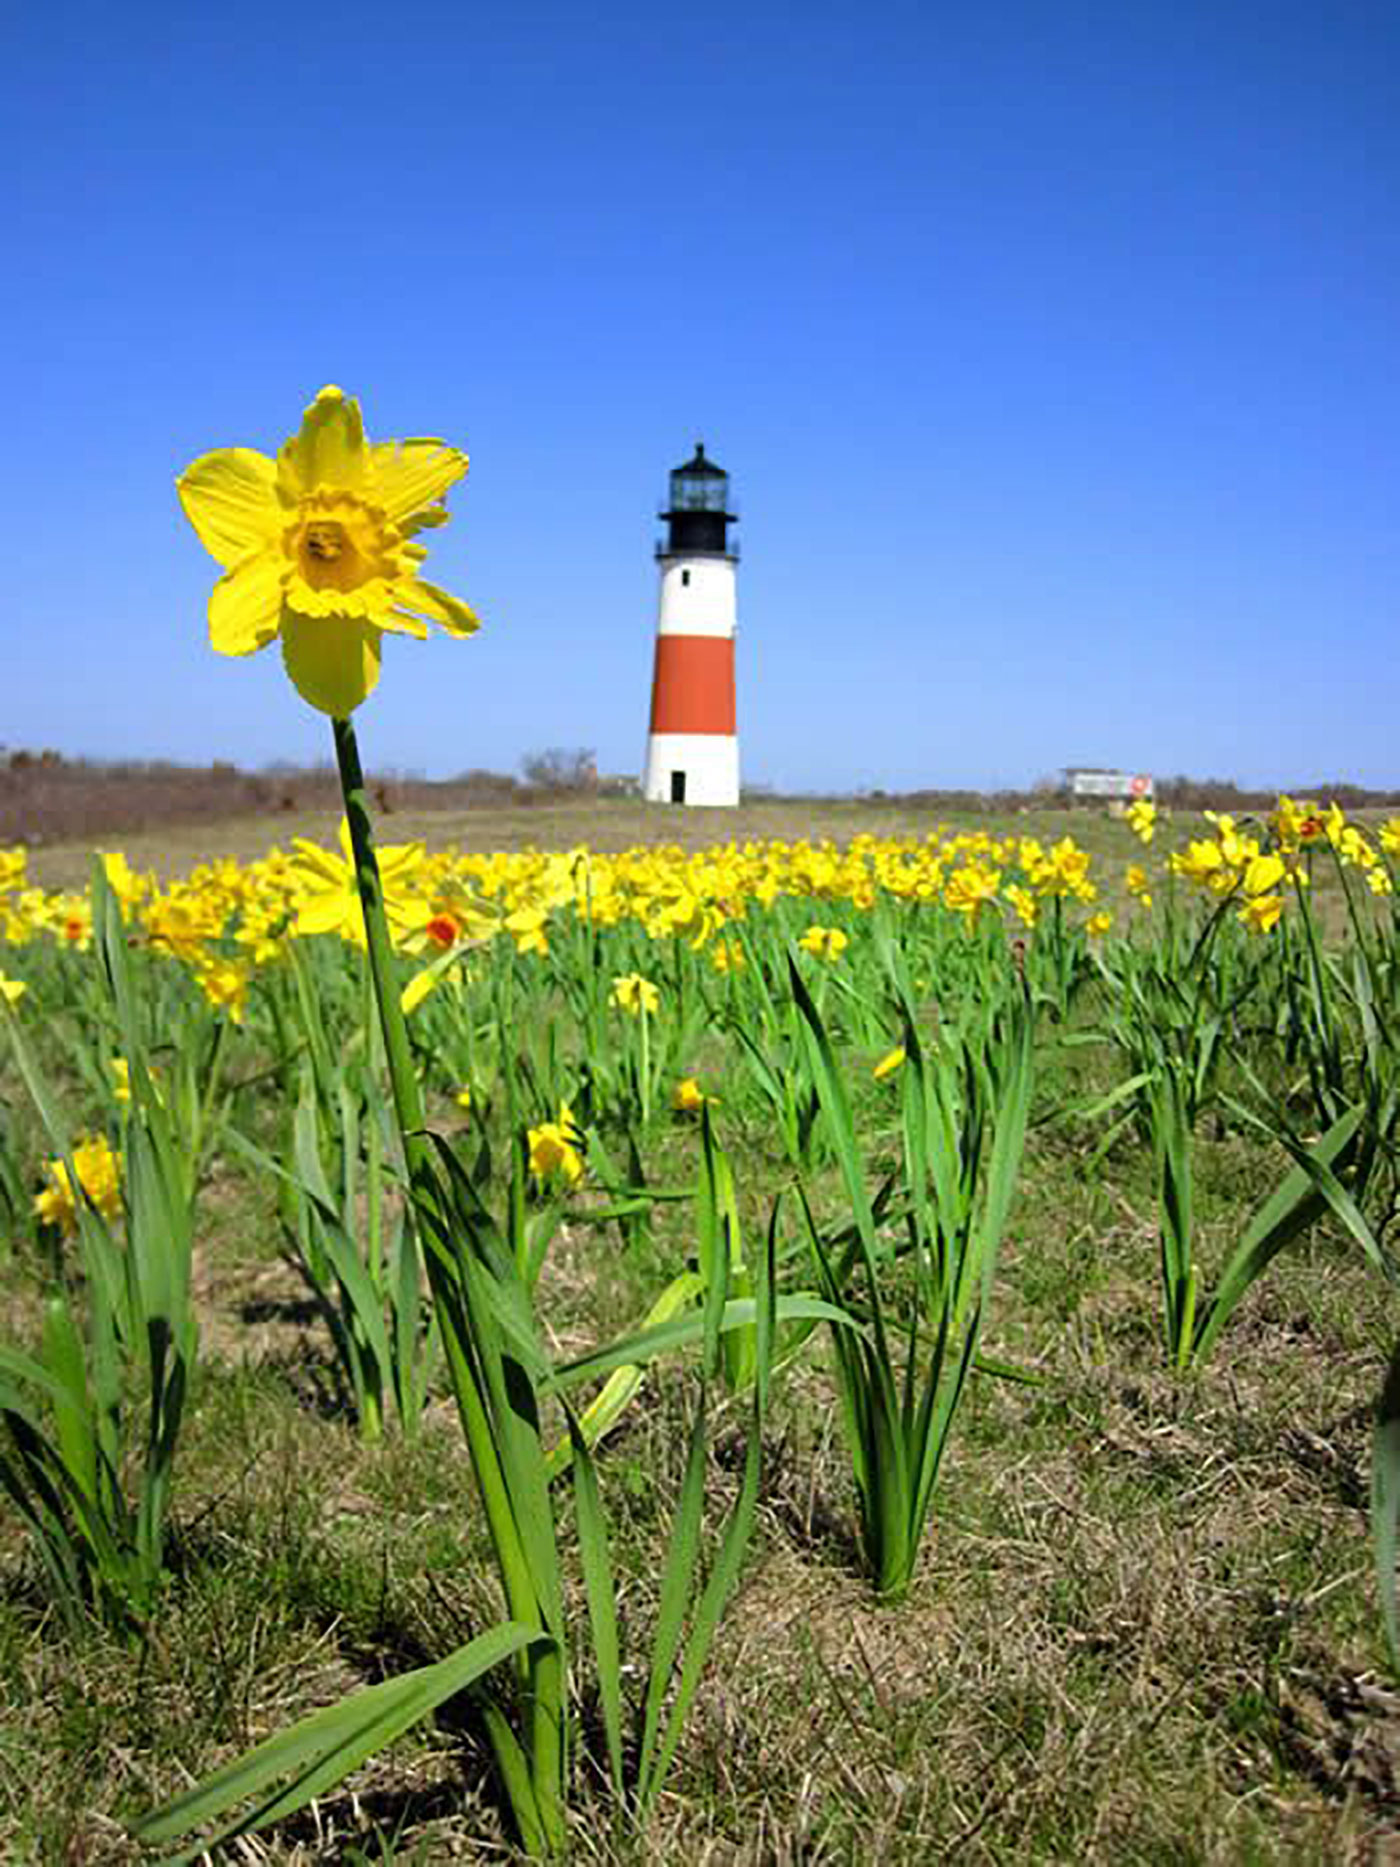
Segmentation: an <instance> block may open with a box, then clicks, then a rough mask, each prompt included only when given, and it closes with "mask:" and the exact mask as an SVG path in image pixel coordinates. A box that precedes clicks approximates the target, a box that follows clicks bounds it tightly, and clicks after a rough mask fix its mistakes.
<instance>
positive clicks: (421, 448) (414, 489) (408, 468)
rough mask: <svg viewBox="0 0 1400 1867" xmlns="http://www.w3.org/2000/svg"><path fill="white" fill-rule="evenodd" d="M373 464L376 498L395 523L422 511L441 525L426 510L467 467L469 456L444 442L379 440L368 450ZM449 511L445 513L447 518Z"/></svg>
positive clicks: (427, 520)
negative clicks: (424, 510) (424, 509)
mask: <svg viewBox="0 0 1400 1867" xmlns="http://www.w3.org/2000/svg"><path fill="white" fill-rule="evenodd" d="M369 455H370V461H371V464H372V467H373V486H374V499H375V501H376V503H377V504H379V505H381V506H383V508H384V510H385V511H386V512H387V513H388V515H389V517H390V518H391V519H393V520H394V521H395V522H396V523H397V522H399V521H401V520H403V519H408V518H412V517H414V516H415V515H416V514H423V518H424V520H425V521H426V523H428V524H432V525H440V524H441V523H442V519H441V518H439V517H437V516H436V515H435V514H434V515H433V516H431V517H429V516H428V515H427V514H425V513H423V508H424V507H425V506H432V505H434V503H435V502H436V501H437V500H439V499H441V498H442V496H443V494H444V493H445V492H446V491H447V489H448V487H449V486H455V485H456V483H457V481H458V480H460V479H461V477H462V475H463V474H464V473H465V472H466V470H467V457H466V455H465V454H463V453H461V452H460V451H459V450H458V449H457V448H455V447H449V446H448V445H447V444H446V442H445V441H424V440H417V441H380V442H379V443H378V444H377V445H376V446H374V447H371V448H370V450H369ZM445 516H446V514H443V517H445Z"/></svg>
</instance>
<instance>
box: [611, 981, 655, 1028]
mask: <svg viewBox="0 0 1400 1867" xmlns="http://www.w3.org/2000/svg"><path fill="white" fill-rule="evenodd" d="M611 1002H612V1003H613V1004H614V1005H616V1006H617V1008H618V1009H619V1011H625V1012H627V1013H628V1014H629V1016H631V1017H633V1018H636V1017H640V1015H641V1014H642V1013H643V1012H646V1013H647V1014H648V1015H650V1014H651V1013H652V1012H654V1011H655V1010H656V1008H657V1006H658V1005H659V1004H660V1003H661V994H660V992H658V991H657V989H656V987H655V986H654V985H653V984H652V982H651V980H650V979H644V978H643V977H642V975H641V974H640V973H639V972H629V973H623V974H621V975H620V976H619V977H618V978H616V979H614V980H613V989H612V995H611Z"/></svg>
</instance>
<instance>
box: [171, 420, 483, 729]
mask: <svg viewBox="0 0 1400 1867" xmlns="http://www.w3.org/2000/svg"><path fill="white" fill-rule="evenodd" d="M466 471H467V457H466V455H465V454H463V453H459V452H458V451H457V450H456V449H455V448H451V447H448V446H446V445H445V444H444V443H443V442H441V441H431V440H412V441H383V442H379V443H377V444H376V445H371V444H370V443H369V442H368V441H366V439H365V433H364V425H363V422H362V421H361V418H360V407H359V404H358V402H356V401H354V400H353V399H352V398H351V397H349V396H347V395H345V394H343V393H342V392H341V390H339V389H336V388H334V387H331V388H326V389H323V390H322V391H321V393H320V394H319V395H318V396H317V397H316V400H315V401H314V402H313V403H312V404H311V406H310V408H308V409H307V411H306V414H305V416H304V417H303V419H302V424H301V428H300V431H299V432H298V433H297V434H295V435H293V436H292V438H291V440H289V441H288V442H287V443H286V445H285V446H284V447H283V448H282V449H281V451H280V452H279V454H278V455H277V458H276V459H275V460H272V459H270V458H269V457H268V456H267V455H266V454H260V453H258V452H257V451H256V450H255V449H253V448H249V447H226V448H220V449H219V450H218V451H216V452H215V453H212V454H204V455H202V456H201V458H200V459H198V460H196V461H195V462H194V463H193V465H192V466H190V467H187V468H186V470H185V471H184V473H182V474H181V476H180V478H179V481H178V482H177V484H178V487H179V493H180V499H181V502H182V504H183V505H184V508H185V514H186V516H187V517H188V519H189V521H190V523H191V524H192V525H193V526H194V528H195V530H196V532H198V534H199V537H200V540H201V542H202V543H203V545H204V546H205V548H206V550H208V551H209V552H210V554H211V555H212V556H213V557H214V558H215V559H217V561H218V562H219V563H220V564H221V565H222V566H223V568H224V574H223V576H222V577H220V579H219V581H218V582H217V583H216V584H215V586H214V593H213V595H212V596H211V598H210V600H209V639H210V641H211V643H212V644H213V646H214V648H215V649H217V651H218V652H219V653H220V654H221V655H250V654H252V653H253V652H254V650H256V649H259V648H265V647H266V646H267V644H268V643H269V642H272V641H274V640H276V639H277V638H278V637H279V636H280V638H281V641H282V658H283V661H284V662H285V664H286V669H287V673H288V674H289V676H290V677H291V679H292V682H293V684H294V685H295V687H296V689H297V691H298V693H300V695H301V696H302V698H303V699H304V700H307V701H309V702H310V704H311V705H312V706H313V707H317V708H319V709H320V711H321V712H322V713H329V714H331V715H333V716H334V717H335V718H337V719H346V718H348V717H349V715H350V714H351V713H353V712H354V710H355V708H356V707H358V706H359V705H360V703H361V701H363V700H364V699H365V698H366V696H367V695H368V694H370V693H371V692H372V691H373V689H374V686H375V683H376V682H377V681H378V679H379V660H380V645H381V642H382V639H383V636H384V633H385V631H386V630H387V631H391V632H393V633H396V634H400V635H414V636H418V637H420V638H422V637H426V635H427V633H428V623H429V622H435V623H438V624H439V625H440V626H441V627H442V628H444V629H445V630H446V631H447V632H448V634H449V635H454V636H466V635H471V634H472V633H473V632H474V631H475V629H476V628H477V626H478V625H477V619H476V617H475V616H474V615H473V614H472V612H471V610H470V609H468V608H467V606H466V604H465V603H460V602H458V600H457V598H456V597H453V596H449V595H448V594H447V592H446V591H445V590H440V589H439V588H438V587H437V585H436V584H431V583H428V582H426V581H425V580H424V579H423V578H421V577H420V576H419V575H418V569H419V566H420V565H421V563H422V561H423V559H424V558H425V557H426V556H427V552H426V551H425V550H424V548H423V546H422V545H420V544H418V543H416V542H415V540H416V537H417V534H418V533H419V532H421V531H426V530H427V529H428V528H429V527H431V526H435V525H442V524H444V523H445V522H446V519H447V511H446V508H445V506H444V505H443V503H442V502H443V496H444V495H445V493H446V492H447V490H448V488H449V487H450V486H452V485H454V484H455V483H456V481H458V480H460V479H461V477H462V475H463V474H464V473H465V472H466Z"/></svg>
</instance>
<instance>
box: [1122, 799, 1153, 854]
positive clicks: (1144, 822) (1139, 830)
mask: <svg viewBox="0 0 1400 1867" xmlns="http://www.w3.org/2000/svg"><path fill="white" fill-rule="evenodd" d="M1123 817H1124V821H1125V822H1126V823H1127V826H1128V828H1129V829H1130V830H1131V831H1132V833H1133V835H1134V836H1135V837H1136V838H1137V839H1138V841H1139V842H1140V843H1150V842H1151V841H1152V839H1153V837H1154V836H1155V835H1156V834H1157V806H1156V805H1155V804H1153V803H1151V802H1150V801H1149V800H1148V799H1147V798H1145V797H1140V798H1138V800H1137V802H1136V803H1133V804H1129V806H1128V808H1127V809H1126V810H1125V811H1124V812H1123Z"/></svg>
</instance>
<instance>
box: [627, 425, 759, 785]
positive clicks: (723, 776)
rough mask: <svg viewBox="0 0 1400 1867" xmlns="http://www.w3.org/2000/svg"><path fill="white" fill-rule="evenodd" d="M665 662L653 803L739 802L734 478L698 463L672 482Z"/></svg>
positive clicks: (660, 673)
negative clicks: (731, 507) (731, 529)
mask: <svg viewBox="0 0 1400 1867" xmlns="http://www.w3.org/2000/svg"><path fill="white" fill-rule="evenodd" d="M660 516H661V518H662V519H664V520H665V522H666V536H665V538H664V539H663V540H662V541H661V543H660V544H658V545H657V547H656V558H657V563H658V564H659V565H660V568H661V593H660V605H659V610H658V614H657V621H656V662H655V667H654V671H653V673H652V681H651V734H650V737H649V738H648V740H647V766H646V778H645V780H644V783H643V789H644V791H645V794H646V797H647V800H648V802H650V803H654V804H737V803H738V802H739V740H738V737H737V735H736V732H735V713H734V625H735V620H736V608H735V594H734V586H735V577H734V567H735V564H736V563H737V562H738V552H737V550H736V549H735V547H734V545H733V544H732V542H731V540H730V538H729V527H730V526H731V525H732V524H734V523H735V520H736V517H737V515H736V514H735V513H733V512H731V511H730V510H729V475H728V474H727V473H726V472H724V470H723V468H721V467H717V466H716V465H715V463H714V461H712V460H707V459H706V457H705V447H704V443H703V442H697V444H696V448H695V457H694V459H692V460H688V461H687V462H686V463H685V465H684V466H683V467H677V468H676V470H675V472H674V473H673V474H672V475H671V489H670V497H669V499H668V501H667V506H666V510H665V511H664V512H662V513H661V515H660Z"/></svg>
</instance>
